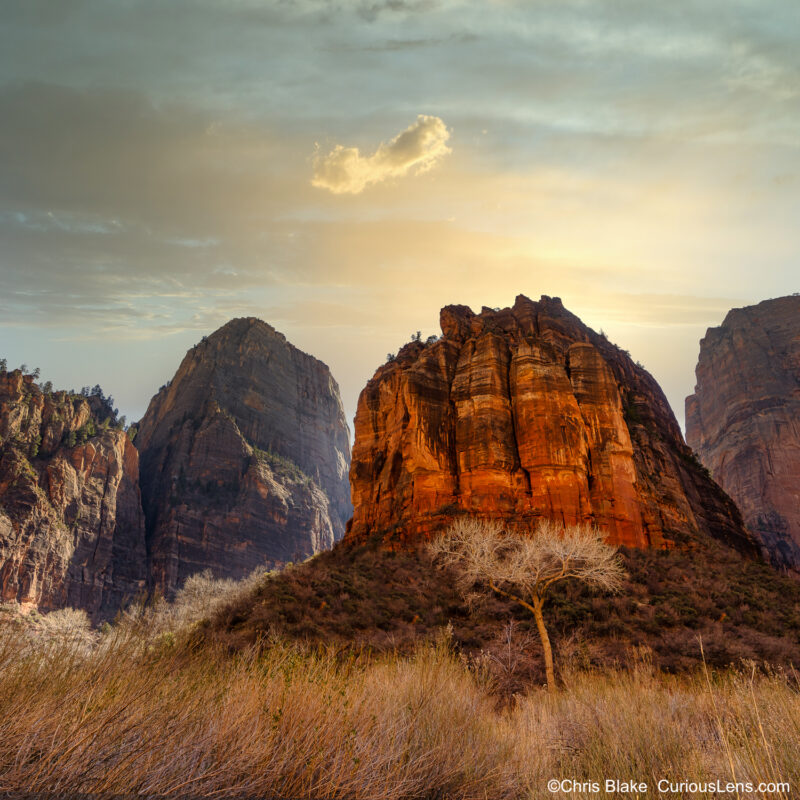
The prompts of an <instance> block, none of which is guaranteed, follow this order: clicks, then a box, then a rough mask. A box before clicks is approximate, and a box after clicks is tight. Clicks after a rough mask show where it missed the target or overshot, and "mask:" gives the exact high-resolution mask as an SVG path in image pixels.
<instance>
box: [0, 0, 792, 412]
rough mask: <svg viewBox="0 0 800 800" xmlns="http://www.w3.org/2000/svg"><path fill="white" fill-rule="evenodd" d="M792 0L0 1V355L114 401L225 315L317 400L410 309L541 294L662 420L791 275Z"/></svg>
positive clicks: (352, 380) (147, 382)
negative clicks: (286, 344)
mask: <svg viewBox="0 0 800 800" xmlns="http://www.w3.org/2000/svg"><path fill="white" fill-rule="evenodd" d="M799 167H800V4H799V3H797V2H796V0H752V1H751V0H748V2H744V1H743V0H697V1H695V2H689V1H687V0H673V2H669V3H655V2H641V0H524V1H522V2H511V1H510V0H509V1H508V2H504V1H501V0H495V2H492V1H491V0H463V1H462V0H339V1H338V2H337V1H336V0H291V1H290V0H275V1H274V2H266V0H217V1H216V2H211V0H171V1H170V2H169V3H164V2H162V0H136V1H134V0H60V1H59V2H52V0H4V2H3V6H2V10H1V11H0V287H2V288H0V357H6V358H7V359H8V361H9V367H13V366H17V365H19V364H21V363H25V364H27V365H28V366H29V367H34V366H38V367H40V369H41V371H42V379H43V380H48V379H49V380H51V381H52V382H53V383H54V384H55V386H56V387H65V388H66V387H75V388H79V387H80V386H83V385H94V384H96V383H100V384H101V385H102V386H103V388H104V390H105V391H106V393H107V394H112V395H113V396H114V398H115V399H116V402H117V405H118V406H119V407H120V410H121V412H122V413H124V414H126V415H127V416H128V419H129V420H135V419H138V418H140V417H141V416H142V414H143V413H144V411H145V409H146V407H147V403H148V402H149V399H150V397H151V396H152V395H153V394H154V393H155V392H156V390H157V389H158V387H159V386H160V385H161V384H163V383H164V382H166V381H167V380H168V379H169V378H170V377H172V375H173V374H174V372H175V370H176V368H177V366H178V364H179V363H180V360H181V359H182V357H183V355H184V354H185V352H186V350H187V349H188V348H189V347H191V345H193V344H194V343H195V342H197V341H198V340H199V339H200V338H201V337H202V336H203V335H206V334H209V333H211V332H212V331H213V330H215V329H216V328H218V327H219V326H220V325H222V324H224V323H225V322H226V321H227V320H228V319H230V318H232V317H236V316H257V317H260V318H261V319H264V320H266V321H267V322H269V323H270V324H271V325H273V326H274V327H275V328H277V329H278V330H279V331H281V332H282V333H284V334H285V335H286V336H287V338H288V339H289V340H290V341H291V342H292V343H293V344H295V345H296V346H298V347H299V348H301V349H302V350H304V351H306V352H308V353H311V354H312V355H314V356H316V357H317V358H320V359H321V360H323V361H324V362H325V363H327V364H328V365H329V366H330V368H331V371H332V372H333V375H334V377H335V378H336V379H337V381H338V382H339V385H340V387H341V391H342V398H343V402H344V405H345V411H346V414H347V417H348V420H350V421H352V418H353V415H354V413H355V407H356V401H357V398H358V394H359V392H360V390H361V389H362V388H363V387H364V385H365V384H366V382H367V380H368V379H369V378H370V377H371V375H372V374H373V372H374V370H375V369H376V368H377V367H378V366H379V365H380V364H381V363H383V362H384V361H385V358H386V354H387V353H388V352H394V351H396V350H397V349H398V348H399V347H400V346H401V345H402V344H404V343H405V342H406V341H408V339H409V338H410V335H411V334H412V333H413V332H415V331H417V330H420V331H421V332H422V333H423V335H424V336H428V335H430V334H432V333H438V332H439V330H438V318H439V309H440V308H441V307H442V306H444V305H447V304H450V303H463V304H466V305H470V306H472V307H473V308H474V309H475V310H479V309H480V307H481V306H483V305H486V306H492V307H494V306H507V305H511V304H513V302H514V298H515V296H516V295H517V294H520V293H521V294H526V295H528V296H529V297H531V298H533V299H538V297H539V296H540V295H542V294H547V295H551V296H560V297H561V298H562V300H563V302H564V304H565V306H566V307H567V308H568V309H570V310H571V311H573V312H574V313H576V314H578V316H580V317H581V318H582V319H583V320H584V322H586V323H587V324H588V325H590V326H591V327H593V328H595V329H596V330H600V329H602V330H603V331H604V332H605V333H606V334H607V335H608V337H609V338H610V339H611V340H612V341H614V342H616V343H617V344H618V345H620V346H621V347H623V348H625V349H627V350H629V351H630V353H631V355H632V357H633V358H634V359H636V360H638V361H640V362H641V363H642V364H644V366H645V367H647V369H648V370H650V372H651V373H652V374H653V375H654V376H655V377H656V378H657V379H658V381H659V382H660V383H661V385H662V387H663V389H664V391H665V393H666V394H667V397H668V399H669V401H670V403H671V405H672V408H673V410H674V411H675V414H676V416H677V417H678V420H679V421H680V422H681V423H683V401H684V397H685V396H686V395H687V394H689V393H691V391H692V388H693V386H694V366H695V364H696V361H697V354H698V349H699V345H698V343H699V340H700V338H701V337H702V336H703V334H704V332H705V330H706V329H707V328H708V327H709V326H713V325H718V324H720V322H721V321H722V320H723V318H724V316H725V314H726V312H727V311H728V310H729V309H730V308H732V307H740V306H745V305H751V304H753V303H756V302H759V301H761V300H764V299H766V298H769V297H777V296H781V295H786V294H790V293H792V292H796V291H800V265H799V259H798V252H799V251H800V247H799V245H800V225H798V218H799V217H800V213H799V212H800V174H799Z"/></svg>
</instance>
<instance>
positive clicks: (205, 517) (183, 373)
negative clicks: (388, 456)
mask: <svg viewBox="0 0 800 800" xmlns="http://www.w3.org/2000/svg"><path fill="white" fill-rule="evenodd" d="M136 443H137V446H138V447H139V451H140V454H141V473H140V474H141V485H142V497H143V503H144V509H145V515H146V521H147V541H148V551H149V558H150V568H151V574H152V577H153V582H154V584H155V586H156V587H158V588H159V589H161V590H162V591H164V592H166V593H170V592H172V591H173V590H174V589H175V588H176V587H178V586H180V584H181V583H182V582H183V581H184V580H185V579H186V578H187V577H188V576H189V575H191V574H192V573H194V572H198V571H201V570H203V569H206V568H210V569H211V570H212V571H213V572H214V574H216V575H218V576H221V577H241V576H243V575H244V574H246V573H247V572H249V571H250V570H252V569H253V568H255V567H258V566H260V565H263V564H265V563H266V564H270V563H272V564H278V563H283V562H287V561H293V560H297V559H301V558H305V557H307V556H309V555H312V554H313V553H316V552H318V551H320V550H322V549H325V548H328V547H331V546H332V545H333V543H334V541H335V540H337V539H339V538H340V537H341V536H342V534H343V532H344V526H345V523H346V521H347V520H348V519H349V517H350V514H351V512H352V506H351V504H350V492H349V486H348V482H347V474H348V469H349V463H350V443H349V433H348V428H347V423H346V421H345V417H344V411H343V409H342V404H341V400H340V397H339V388H338V386H337V384H336V381H334V379H333V377H332V376H331V374H330V371H329V370H328V368H327V366H325V364H323V363H322V362H321V361H318V360H317V359H315V358H312V357H311V356H309V355H307V354H305V353H303V352H301V351H300V350H298V349H297V348H296V347H293V346H292V345H291V344H290V343H289V342H287V341H286V339H285V337H284V336H283V335H282V334H280V333H278V332H277V331H275V330H274V329H273V328H272V327H271V326H269V325H267V324H266V323H265V322H262V321H261V320H258V319H254V318H242V319H234V320H232V321H231V322H229V323H228V324H226V325H225V326H223V327H222V328H220V329H219V330H218V331H216V332H215V333H214V334H213V335H211V336H209V337H208V338H204V339H203V341H202V342H201V343H200V344H198V345H196V346H195V347H194V348H192V349H191V350H190V351H189V352H188V353H187V354H186V357H185V358H184V359H183V362H182V363H181V365H180V367H179V368H178V371H177V373H176V375H175V377H174V378H173V380H172V381H171V382H170V383H169V385H167V386H164V387H162V389H161V390H160V391H159V392H158V394H157V395H156V396H155V397H154V398H153V399H152V400H151V402H150V406H149V408H148V409H147V413H146V414H145V416H144V418H143V419H142V420H141V422H140V424H139V433H138V438H137V441H136Z"/></svg>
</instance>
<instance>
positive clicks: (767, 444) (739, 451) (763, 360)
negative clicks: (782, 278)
mask: <svg viewBox="0 0 800 800" xmlns="http://www.w3.org/2000/svg"><path fill="white" fill-rule="evenodd" d="M696 374H697V385H696V386H695V392H694V394H693V395H691V396H690V397H687V398H686V439H687V441H688V442H689V444H690V445H691V446H692V447H694V448H695V449H696V450H697V452H698V455H699V456H700V459H701V460H702V462H703V463H704V464H705V465H706V466H707V467H708V468H709V470H711V474H712V475H713V477H714V480H716V481H718V482H719V484H720V486H722V487H723V488H724V489H725V491H726V492H728V494H730V496H731V497H732V498H733V499H734V500H735V501H736V503H737V505H738V506H739V508H740V509H741V511H742V515H743V517H744V520H745V522H746V523H747V525H748V527H749V528H750V530H752V531H753V532H754V533H755V535H756V536H757V537H758V539H759V540H760V542H761V543H762V545H763V547H764V548H765V550H766V551H767V553H768V554H769V557H770V558H771V559H772V561H773V562H774V563H775V564H776V565H777V566H783V567H791V568H794V569H800V296H791V297H779V298H777V299H774V300H765V301H764V302H763V303H759V304H758V305H755V306H748V307H746V308H734V309H732V310H731V311H729V312H728V314H727V316H726V317H725V320H724V321H723V323H722V325H720V326H719V327H717V328H709V329H708V331H707V332H706V335H705V337H704V338H703V339H702V341H701V342H700V356H699V359H698V362H697V369H696Z"/></svg>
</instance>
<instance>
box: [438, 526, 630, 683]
mask: <svg viewBox="0 0 800 800" xmlns="http://www.w3.org/2000/svg"><path fill="white" fill-rule="evenodd" d="M429 549H430V551H431V554H432V555H433V556H434V558H435V560H436V561H437V562H438V563H440V564H442V565H444V566H448V567H450V568H452V569H453V570H454V572H455V574H456V575H457V576H458V581H459V584H460V588H461V590H462V591H463V592H464V594H465V595H466V594H468V593H469V592H473V591H474V590H475V588H476V587H477V588H478V589H481V588H482V589H484V590H486V589H488V590H490V591H492V592H495V593H496V594H499V595H502V596H503V597H507V598H509V599H510V600H513V601H514V602H516V603H519V604H520V605H521V606H523V607H524V608H526V609H528V611H530V612H531V613H532V614H533V616H534V619H535V620H536V627H537V628H538V630H539V637H540V638H541V640H542V649H543V651H544V663H545V671H546V674H547V685H548V687H550V688H552V687H554V686H555V672H554V670H553V650H552V648H551V646H550V637H549V636H548V633H547V627H546V626H545V623H544V615H543V613H542V609H543V607H544V603H545V600H546V598H547V593H548V592H549V590H550V587H551V586H552V585H553V584H554V583H557V582H558V581H563V580H567V579H569V578H574V579H575V580H579V581H582V582H583V583H585V584H588V585H589V586H594V587H597V588H599V589H604V590H605V591H610V592H614V591H618V590H619V588H620V587H621V585H622V581H623V578H624V577H625V569H624V567H623V566H622V562H621V560H620V557H619V555H618V554H617V550H616V548H615V547H612V546H610V545H608V544H606V543H605V542H604V541H603V537H602V535H601V534H600V532H599V531H598V530H597V529H596V528H592V527H590V526H587V525H568V526H563V525H557V524H556V523H554V522H551V521H543V522H540V523H539V524H538V525H537V526H536V529H535V530H534V531H532V533H531V534H528V535H523V534H520V533H515V532H511V531H504V530H503V528H502V526H501V525H499V524H498V523H496V522H484V521H481V520H476V519H471V518H462V519H458V520H456V522H454V523H453V525H452V526H451V527H450V528H449V529H448V531H447V532H446V533H445V534H444V535H442V536H440V537H439V538H437V539H435V540H433V541H432V542H431V543H430V545H429Z"/></svg>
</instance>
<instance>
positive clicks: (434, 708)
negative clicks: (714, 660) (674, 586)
mask: <svg viewBox="0 0 800 800" xmlns="http://www.w3.org/2000/svg"><path fill="white" fill-rule="evenodd" d="M190 589H191V587H190ZM190 595H191V592H189V593H188V594H187V596H186V597H185V598H184V600H185V601H186V602H185V603H184V607H183V611H182V612H180V611H176V610H175V609H174V608H172V609H170V610H168V611H167V610H165V609H166V607H164V608H162V611H161V613H160V614H159V615H156V616H153V615H151V616H149V617H147V616H145V617H139V618H135V617H134V618H129V619H127V620H123V621H122V622H120V623H118V624H117V625H115V626H113V627H111V628H110V629H106V631H105V632H104V633H102V634H99V633H93V632H90V631H88V630H87V629H86V628H85V626H83V625H82V624H80V623H79V620H78V621H76V620H77V618H70V617H69V615H64V614H62V617H61V619H62V624H61V625H60V626H59V625H56V624H51V625H50V627H49V628H47V629H46V630H45V628H44V627H40V628H38V629H37V630H38V633H36V635H32V634H31V631H30V630H28V628H27V627H25V626H19V625H12V624H4V625H2V626H0V791H3V792H26V793H33V792H61V793H68V792H75V793H109V794H128V793H144V794H151V795H165V796H181V795H192V796H201V797H226V796H230V795H238V796H258V797H264V798H270V797H283V798H287V797H291V798H331V799H332V798H337V799H338V798H341V799H342V800H344V799H345V798H347V799H348V800H359V799H360V798H375V800H378V799H379V798H380V800H393V799H394V798H397V799H398V800H399V798H493V799H497V800H500V799H501V798H540V797H541V798H546V797H557V796H570V797H578V798H584V797H598V796H601V797H602V796H612V795H608V794H603V793H602V792H601V793H600V794H598V793H596V792H593V791H591V787H589V790H588V791H573V792H571V793H569V795H567V794H563V795H561V794H551V793H550V792H549V791H548V788H547V783H548V781H549V780H552V779H557V778H560V779H570V780H575V781H579V782H592V781H596V782H599V783H601V784H602V783H603V782H604V781H605V780H606V779H608V778H619V779H623V780H632V779H633V780H636V781H644V782H646V783H648V785H649V787H650V791H649V793H648V794H646V795H645V794H642V795H641V796H643V797H644V796H649V797H658V796H659V794H658V793H657V792H656V791H655V788H654V787H656V785H657V783H658V781H659V780H669V781H672V782H673V783H676V782H679V781H680V780H692V781H710V780H717V779H718V780H721V781H722V782H726V781H738V782H740V783H745V782H751V783H753V784H754V785H756V786H757V784H759V783H760V782H770V781H773V782H777V781H785V782H788V783H789V784H790V785H791V787H792V789H791V790H788V791H786V790H783V791H778V792H772V793H766V792H759V791H758V790H757V789H756V790H755V791H753V792H747V791H741V792H739V793H738V795H737V794H736V793H732V794H729V795H726V796H730V797H737V796H738V797H770V798H773V797H784V798H788V797H792V796H796V794H795V791H796V787H798V786H800V692H799V689H800V687H799V686H798V679H797V676H796V675H795V674H794V672H793V671H792V670H791V669H789V670H788V671H769V670H766V671H765V670H763V669H756V667H755V665H754V664H752V665H751V664H746V663H743V664H741V666H740V668H738V669H727V670H722V671H717V670H712V669H702V668H701V669H700V670H698V671H695V672H693V673H689V674H683V675H667V674H664V673H662V672H659V671H657V670H655V669H654V668H653V667H652V666H651V665H650V663H649V661H648V658H647V655H646V653H643V654H641V657H640V658H639V660H638V663H637V664H634V666H632V667H630V668H628V669H625V670H616V671H615V670H611V671H609V670H604V671H602V672H600V671H593V670H589V671H587V670H580V671H579V670H574V669H572V668H571V667H570V666H569V664H564V663H562V669H561V687H560V688H559V690H558V691H555V692H551V693H548V692H546V691H544V690H543V689H541V688H538V687H535V686H534V687H528V688H527V690H525V691H524V692H521V693H519V694H516V695H512V694H510V693H509V691H508V690H507V687H506V689H505V690H504V689H503V687H502V686H500V685H499V683H498V674H500V673H502V668H504V667H505V668H510V665H511V662H513V661H514V659H515V658H517V657H518V656H521V655H524V654H518V653H515V652H513V651H512V647H514V646H515V645H513V642H512V637H510V638H509V652H508V653H507V654H506V657H507V660H508V662H509V663H508V664H505V665H503V664H499V667H498V663H499V662H501V661H503V657H502V655H498V654H494V655H488V654H487V655H486V656H485V657H484V658H480V657H477V658H475V657H474V658H469V659H467V658H465V657H464V656H461V655H459V654H458V652H456V651H455V650H454V649H453V646H452V641H451V638H450V635H449V633H448V631H446V630H442V632H441V633H440V635H439V637H438V640H437V641H435V642H432V643H426V644H420V646H419V647H418V648H416V649H415V651H414V652H411V653H407V654H404V655H400V654H392V653H387V652H383V653H380V654H377V655H370V654H368V653H367V652H362V653H356V652H352V653H350V654H343V653H342V651H341V650H337V651H336V652H334V650H333V649H329V650H325V649H324V648H319V647H315V648H313V649H312V648H309V647H303V646H302V645H301V644H298V643H290V642H287V641H285V640H282V639H280V638H278V637H275V638H273V639H272V640H270V641H267V642H262V643H261V646H260V647H252V648H249V649H244V650H240V651H239V652H237V653H235V654H234V655H231V653H230V651H229V650H228V649H226V648H222V647H221V646H218V645H213V644H208V643H206V644H204V645H203V646H201V647H195V648H191V647H189V646H187V644H186V641H187V639H186V635H185V632H186V630H187V628H188V627H191V623H190V622H188V619H189V617H190V614H189V610H191V608H192V606H191V602H193V601H191V597H190ZM195 600H196V598H195ZM187 608H188V609H189V610H187ZM490 662H491V663H490ZM496 662H498V663H496ZM617 796H636V795H635V794H623V795H617ZM662 796H664V797H690V796H691V797H695V798H697V797H710V796H712V795H711V794H709V793H704V792H699V793H692V794H690V793H689V792H681V791H678V792H673V793H666V794H663V795H662ZM717 796H719V795H717Z"/></svg>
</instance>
